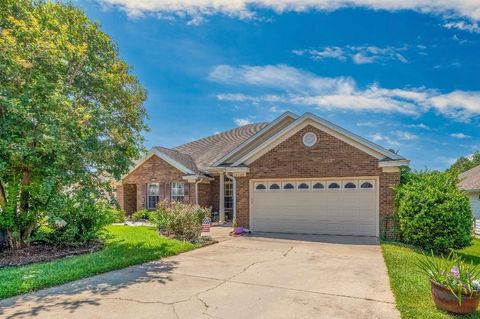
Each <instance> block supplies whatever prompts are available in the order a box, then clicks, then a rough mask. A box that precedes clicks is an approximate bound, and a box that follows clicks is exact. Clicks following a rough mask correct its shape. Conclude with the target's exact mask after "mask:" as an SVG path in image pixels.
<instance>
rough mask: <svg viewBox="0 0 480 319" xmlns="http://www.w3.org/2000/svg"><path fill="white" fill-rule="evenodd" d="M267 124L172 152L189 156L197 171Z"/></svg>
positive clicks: (216, 137)
mask: <svg viewBox="0 0 480 319" xmlns="http://www.w3.org/2000/svg"><path fill="white" fill-rule="evenodd" d="M267 125H268V123H266V122H261V123H254V124H248V125H244V126H241V127H237V128H234V129H232V130H229V131H225V132H221V133H218V134H215V135H211V136H208V137H205V138H202V139H200V140H197V141H193V142H191V143H187V144H183V145H180V146H177V147H175V148H174V149H173V150H172V151H176V152H177V153H180V154H181V153H183V155H186V156H189V157H190V158H191V159H192V160H193V161H194V162H195V164H196V166H197V167H198V168H199V169H202V168H206V167H209V166H211V165H212V164H213V163H215V162H216V161H217V160H219V159H221V158H222V157H223V156H225V155H226V154H227V153H229V152H230V151H232V150H233V149H234V148H235V147H237V146H238V145H240V144H241V143H243V142H244V141H246V140H247V139H249V138H250V137H252V136H253V135H255V134H257V133H258V132H259V131H261V130H262V129H263V128H264V127H266V126H267Z"/></svg>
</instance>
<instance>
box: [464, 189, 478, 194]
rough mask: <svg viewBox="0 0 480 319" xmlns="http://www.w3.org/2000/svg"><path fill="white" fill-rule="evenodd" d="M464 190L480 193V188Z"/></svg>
mask: <svg viewBox="0 0 480 319" xmlns="http://www.w3.org/2000/svg"><path fill="white" fill-rule="evenodd" d="M462 189H463V188H462ZM463 190H464V191H465V192H467V193H479V192H480V188H479V189H463Z"/></svg>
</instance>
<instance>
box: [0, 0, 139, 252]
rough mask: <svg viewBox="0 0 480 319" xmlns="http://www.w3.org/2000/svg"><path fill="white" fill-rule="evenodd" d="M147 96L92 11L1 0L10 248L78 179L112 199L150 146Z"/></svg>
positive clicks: (4, 213) (4, 200) (2, 205)
mask: <svg viewBox="0 0 480 319" xmlns="http://www.w3.org/2000/svg"><path fill="white" fill-rule="evenodd" d="M145 98H146V93H145V91H144V90H143V89H142V87H141V86H140V84H139V83H138V81H137V79H136V78H135V76H133V75H132V74H131V73H130V70H129V67H128V65H126V64H125V62H123V61H122V60H121V59H120V58H119V56H118V50H117V47H116V46H115V45H114V44H113V43H112V41H111V39H110V37H109V36H108V35H106V34H105V33H103V32H102V31H101V30H100V27H99V26H98V25H97V24H96V23H93V22H91V21H90V20H89V19H88V18H87V16H86V15H85V13H84V12H82V11H81V10H79V9H77V8H75V7H74V6H73V5H71V4H65V3H63V2H47V1H35V0H3V1H0V229H6V230H7V232H8V237H9V243H10V246H12V247H20V246H22V245H25V244H26V243H28V240H29V237H30V235H31V233H32V231H33V230H34V229H35V228H36V227H37V224H38V221H39V220H41V219H42V218H43V216H45V215H46V214H47V212H49V211H50V210H52V209H55V205H56V204H55V203H56V201H57V199H58V198H61V197H62V196H63V194H62V193H63V192H64V191H65V189H68V188H69V187H71V186H72V185H75V186H76V187H77V186H78V187H90V188H96V189H97V190H99V197H103V198H108V193H109V192H110V191H111V189H110V183H109V180H110V179H112V178H117V179H118V178H119V177H120V176H121V175H122V174H123V173H125V172H126V171H127V170H128V167H129V166H130V165H131V163H132V159H134V158H138V157H139V156H140V154H141V152H142V151H143V148H142V143H143V138H142V134H141V132H142V131H143V130H144V129H146V126H145V124H144V118H145V115H146V112H145V109H144V107H143V102H144V100H145ZM100 195H101V196H100Z"/></svg>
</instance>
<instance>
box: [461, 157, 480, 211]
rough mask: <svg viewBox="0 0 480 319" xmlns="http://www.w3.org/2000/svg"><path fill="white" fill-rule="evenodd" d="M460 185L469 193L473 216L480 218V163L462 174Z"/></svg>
mask: <svg viewBox="0 0 480 319" xmlns="http://www.w3.org/2000/svg"><path fill="white" fill-rule="evenodd" d="M459 177H460V183H459V187H460V188H461V189H464V190H465V191H466V192H467V193H468V197H469V198H470V203H471V204H472V212H473V217H474V218H475V219H480V165H479V166H477V167H474V168H472V169H470V170H468V171H466V172H464V173H462V174H460V176H459Z"/></svg>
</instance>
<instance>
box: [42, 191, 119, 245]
mask: <svg viewBox="0 0 480 319" xmlns="http://www.w3.org/2000/svg"><path fill="white" fill-rule="evenodd" d="M117 217H118V216H117V210H116V209H114V208H112V206H111V205H110V203H108V202H107V201H105V200H101V199H98V198H97V197H96V196H95V194H94V193H92V192H91V191H89V190H80V191H75V192H73V193H71V194H69V195H68V196H66V197H65V199H64V200H63V202H62V204H61V205H59V206H58V207H57V208H56V209H55V210H53V211H51V212H49V215H48V225H49V227H50V228H51V229H53V232H52V233H51V234H50V236H49V238H50V240H51V241H53V242H54V243H57V244H62V245H71V246H79V245H84V244H86V243H88V242H89V241H91V240H93V239H95V238H97V237H98V235H99V233H100V231H101V230H102V229H103V228H104V227H105V226H107V225H109V224H111V223H113V222H114V221H115V219H116V218H117Z"/></svg>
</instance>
